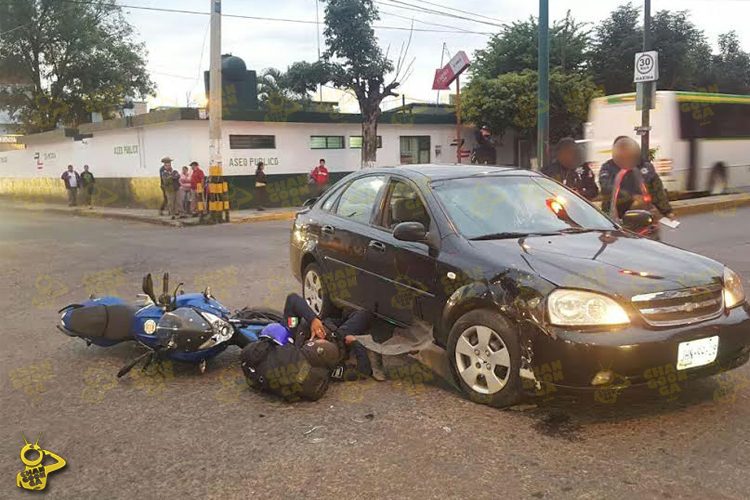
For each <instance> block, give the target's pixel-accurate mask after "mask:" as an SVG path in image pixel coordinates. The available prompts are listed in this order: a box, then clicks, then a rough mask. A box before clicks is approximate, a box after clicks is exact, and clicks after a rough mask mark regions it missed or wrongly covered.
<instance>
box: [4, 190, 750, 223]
mask: <svg viewBox="0 0 750 500" xmlns="http://www.w3.org/2000/svg"><path fill="white" fill-rule="evenodd" d="M0 205H2V207H3V208H7V209H18V210H33V211H38V212H48V213H60V214H71V215H77V216H81V217H102V218H105V219H120V220H130V221H135V222H145V223H148V224H158V225H163V226H172V227H186V226H198V225H200V224H201V223H200V221H199V220H198V218H196V217H190V218H186V219H175V220H172V219H171V218H170V217H169V216H160V215H159V212H158V211H157V210H154V209H142V208H113V207H94V208H93V209H91V210H89V209H88V208H83V207H66V206H64V205H55V204H51V203H46V204H45V203H27V202H22V203H17V204H13V203H10V202H9V201H7V200H2V199H0ZM744 206H750V193H740V194H729V195H720V196H709V197H705V198H696V199H693V200H680V201H673V202H672V207H673V208H674V212H675V214H676V215H677V216H678V217H681V216H683V215H691V214H698V213H705V212H713V211H725V210H732V209H735V208H738V207H744ZM299 210H300V208H290V207H287V208H271V209H267V210H264V211H262V212H259V211H256V210H232V211H231V212H230V213H229V218H230V222H232V223H234V224H247V223H252V222H267V221H284V220H292V219H294V215H295V213H297V211H299Z"/></svg>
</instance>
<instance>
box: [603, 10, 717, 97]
mask: <svg viewBox="0 0 750 500" xmlns="http://www.w3.org/2000/svg"><path fill="white" fill-rule="evenodd" d="M640 21H641V12H640V10H639V9H638V8H636V7H634V6H633V4H632V3H627V4H625V5H621V6H619V7H618V8H617V9H615V10H614V11H613V12H612V13H611V14H610V16H609V17H608V18H607V19H605V20H604V21H603V22H602V23H601V24H600V25H599V26H598V27H597V28H596V30H595V36H594V46H593V49H592V50H591V55H590V58H591V64H590V66H591V73H592V75H593V76H594V78H595V80H596V82H597V83H599V84H600V85H602V86H603V87H604V89H605V91H606V93H607V94H621V93H625V92H633V91H634V90H635V84H634V83H633V65H634V64H635V54H636V53H637V52H641V50H642V49H643V26H642V25H641V22H640ZM651 30H652V32H651V42H652V46H653V47H654V48H655V49H656V50H658V51H659V74H660V77H659V84H658V87H659V89H662V90H691V89H697V88H699V87H701V86H703V85H705V81H706V78H707V75H708V74H707V71H708V70H709V67H710V62H711V49H710V47H709V45H708V42H707V41H706V37H705V35H704V34H703V31H701V30H700V29H698V28H697V27H696V26H695V24H694V23H693V22H692V21H691V20H690V18H689V15H688V13H687V12H685V11H679V12H672V11H668V10H662V11H659V12H657V13H656V15H654V17H653V20H652V26H651Z"/></svg>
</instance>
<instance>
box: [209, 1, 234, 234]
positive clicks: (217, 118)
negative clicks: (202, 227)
mask: <svg viewBox="0 0 750 500" xmlns="http://www.w3.org/2000/svg"><path fill="white" fill-rule="evenodd" d="M221 80H222V79H221V0H211V68H210V82H209V92H208V109H209V114H208V141H209V146H208V148H209V167H208V175H209V179H208V211H209V214H210V218H211V220H213V221H214V222H224V219H225V218H226V221H227V222H228V221H229V201H228V199H227V192H226V191H227V186H226V183H225V182H224V173H223V171H222V158H221V121H222V111H223V110H222V96H221V94H222V92H221V91H222V82H221Z"/></svg>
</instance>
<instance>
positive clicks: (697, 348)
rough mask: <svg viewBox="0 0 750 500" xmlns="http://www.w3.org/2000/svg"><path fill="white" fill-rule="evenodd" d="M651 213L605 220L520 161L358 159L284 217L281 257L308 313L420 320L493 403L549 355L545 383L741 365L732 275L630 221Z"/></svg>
mask: <svg viewBox="0 0 750 500" xmlns="http://www.w3.org/2000/svg"><path fill="white" fill-rule="evenodd" d="M651 222H652V220H651V216H650V214H649V213H648V212H643V211H632V212H629V213H627V214H626V215H625V217H624V219H623V224H624V226H625V227H623V226H620V225H618V224H616V223H614V222H613V221H612V220H610V219H609V218H608V217H607V216H605V215H604V214H602V213H601V212H600V211H599V210H597V209H596V208H594V206H593V205H591V204H590V203H589V202H587V201H586V200H584V199H582V198H580V197H578V196H577V195H576V194H574V193H573V192H571V191H569V190H567V189H566V188H565V187H564V186H562V185H560V184H558V183H556V182H555V181H553V180H551V179H548V178H546V177H544V176H541V175H539V174H537V173H534V172H530V171H527V170H522V169H515V168H497V167H485V166H452V167H445V166H436V165H421V166H408V167H398V168H390V169H368V170H364V171H360V172H357V173H354V174H351V175H349V176H347V177H346V178H344V179H343V180H341V181H340V182H338V183H337V184H336V185H334V186H332V187H331V188H330V189H329V190H328V191H327V192H326V193H324V195H323V196H322V197H321V198H320V199H318V200H316V201H314V202H313V203H311V204H310V205H309V206H308V207H306V208H305V209H304V210H302V211H301V212H299V213H298V214H297V217H296V219H295V221H294V225H293V228H292V233H291V242H290V254H291V270H292V272H293V273H294V275H295V276H296V277H297V278H298V279H299V280H300V281H301V282H302V284H303V292H304V297H305V299H306V300H307V302H308V303H309V304H310V305H311V306H312V307H313V308H314V309H315V311H316V312H317V313H318V314H321V315H324V316H325V315H327V314H329V313H330V311H331V310H332V309H333V308H335V307H337V306H352V307H359V308H367V309H369V310H371V311H373V312H374V313H375V314H376V315H377V316H379V317H381V318H384V319H386V320H388V321H390V322H392V323H396V324H402V325H408V324H411V323H413V322H414V321H415V320H417V319H418V320H423V321H426V322H428V323H430V324H432V325H433V335H434V338H435V342H436V343H437V344H439V345H441V346H443V347H445V348H446V349H447V353H448V357H449V359H450V363H451V367H452V370H453V374H454V376H455V378H456V380H457V382H458V383H459V384H460V386H461V388H462V389H463V391H464V392H465V393H466V394H467V395H468V396H469V397H471V398H472V399H474V400H476V401H479V402H483V403H487V404H491V405H494V406H506V405H510V404H513V403H515V402H516V401H517V400H518V398H519V395H520V394H521V390H522V380H521V379H522V377H523V378H528V379H530V380H532V381H535V382H537V383H538V382H539V379H540V374H541V373H542V372H544V370H545V367H549V366H553V365H554V366H556V367H559V373H558V374H557V376H556V377H555V380H553V381H552V383H554V384H556V385H559V386H567V387H587V388H598V387H612V386H614V385H615V384H620V385H623V384H624V385H634V384H640V383H644V382H646V380H647V379H648V377H647V373H648V372H649V370H653V369H656V370H662V371H663V370H668V371H669V370H672V371H676V372H681V373H684V374H686V375H688V376H702V375H709V374H713V373H716V372H719V371H722V370H726V369H730V368H733V367H736V366H739V365H741V364H743V363H745V362H746V361H747V360H748V356H750V306H749V305H748V303H747V301H746V300H745V293H744V290H743V287H742V283H741V281H740V277H739V276H738V275H737V274H736V273H734V272H733V271H732V270H730V269H728V268H726V267H724V266H723V265H722V264H720V263H718V262H716V261H714V260H711V259H709V258H706V257H703V256H700V255H697V254H695V253H691V252H688V251H685V250H681V249H678V248H675V247H672V246H669V245H666V244H663V243H659V242H656V241H651V240H648V239H645V238H642V237H640V236H638V235H637V234H635V233H634V232H632V231H636V230H638V229H641V228H642V227H645V226H646V225H648V224H650V223H651ZM631 230H632V231H631Z"/></svg>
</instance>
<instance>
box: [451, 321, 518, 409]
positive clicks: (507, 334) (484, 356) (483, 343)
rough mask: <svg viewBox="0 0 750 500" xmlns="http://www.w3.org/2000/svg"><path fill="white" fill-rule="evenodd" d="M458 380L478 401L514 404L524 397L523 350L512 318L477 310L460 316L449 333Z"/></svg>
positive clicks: (462, 387) (500, 405) (474, 399)
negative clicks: (522, 377) (522, 388)
mask: <svg viewBox="0 0 750 500" xmlns="http://www.w3.org/2000/svg"><path fill="white" fill-rule="evenodd" d="M448 357H449V359H450V364H451V370H452V371H453V376H454V378H455V379H456V382H458V384H459V385H460V387H461V389H462V390H463V392H464V394H466V395H467V396H468V397H469V399H471V400H472V401H475V402H477V403H482V404H486V405H490V406H495V407H505V406H511V405H513V404H515V403H517V402H518V400H519V399H520V397H521V377H520V374H519V370H520V364H521V352H520V347H519V342H518V337H517V335H516V334H515V333H514V329H513V328H512V326H511V324H510V322H509V321H508V320H507V319H505V318H504V317H503V316H501V315H500V314H499V313H497V312H494V311H489V310H483V309H481V310H475V311H471V312H468V313H466V314H464V315H463V316H461V317H460V318H459V319H458V321H456V323H455V324H454V325H453V328H451V332H450V335H449V337H448Z"/></svg>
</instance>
